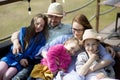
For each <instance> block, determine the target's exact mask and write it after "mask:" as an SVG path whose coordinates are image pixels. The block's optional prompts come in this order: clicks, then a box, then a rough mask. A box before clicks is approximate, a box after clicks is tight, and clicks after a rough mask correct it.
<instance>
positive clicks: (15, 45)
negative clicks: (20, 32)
mask: <svg viewBox="0 0 120 80" xmlns="http://www.w3.org/2000/svg"><path fill="white" fill-rule="evenodd" d="M12 52H13V54H17V53H19V52H22V47H21V45H20V43H19V40H18V39H15V40H14V42H13V50H12Z"/></svg>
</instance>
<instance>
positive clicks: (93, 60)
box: [76, 29, 114, 80]
mask: <svg viewBox="0 0 120 80" xmlns="http://www.w3.org/2000/svg"><path fill="white" fill-rule="evenodd" d="M100 39H101V37H100V36H98V34H97V33H96V32H95V31H94V30H93V29H88V30H85V32H84V34H83V46H84V49H85V52H81V53H79V55H78V57H77V61H76V71H77V73H78V74H79V75H80V76H85V80H100V79H106V80H109V79H110V78H107V73H106V71H105V67H103V68H101V69H99V70H98V69H97V68H99V67H100V65H99V63H102V64H104V61H102V59H103V58H104V57H103V56H100V54H99V50H98V46H99V45H100ZM110 63H111V61H109V62H108V64H110ZM108 64H106V66H107V65H108ZM104 65H105V64H104ZM109 68H110V69H112V68H111V67H109ZM112 71H113V70H112ZM111 73H112V72H111ZM113 73H114V72H113ZM113 77H114V75H113Z"/></svg>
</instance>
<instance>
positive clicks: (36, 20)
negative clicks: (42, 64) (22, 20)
mask: <svg viewBox="0 0 120 80" xmlns="http://www.w3.org/2000/svg"><path fill="white" fill-rule="evenodd" d="M47 27H48V26H47V17H46V16H44V15H43V14H37V15H36V16H35V17H33V18H32V20H31V23H30V25H29V26H28V27H22V28H21V29H20V35H19V42H20V45H21V46H22V51H21V52H19V53H16V54H14V53H13V52H12V49H13V46H14V43H13V46H11V49H10V52H9V53H8V54H7V55H6V56H4V57H3V58H2V59H1V60H0V65H1V67H0V80H11V78H12V77H13V76H14V75H15V74H16V73H18V72H19V71H20V70H22V69H23V68H25V67H27V66H29V65H32V64H34V60H35V58H34V56H35V55H36V53H37V52H38V50H39V48H41V47H42V46H44V45H45V43H46V37H47Z"/></svg>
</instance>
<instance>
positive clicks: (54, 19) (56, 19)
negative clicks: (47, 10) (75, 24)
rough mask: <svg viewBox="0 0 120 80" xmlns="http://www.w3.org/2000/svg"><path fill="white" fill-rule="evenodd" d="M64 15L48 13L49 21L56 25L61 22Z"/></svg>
mask: <svg viewBox="0 0 120 80" xmlns="http://www.w3.org/2000/svg"><path fill="white" fill-rule="evenodd" d="M61 19H62V17H58V16H54V15H48V23H49V24H50V25H51V26H52V27H55V26H57V25H59V24H60V23H61Z"/></svg>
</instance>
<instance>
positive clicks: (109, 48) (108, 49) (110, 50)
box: [106, 46, 115, 58]
mask: <svg viewBox="0 0 120 80" xmlns="http://www.w3.org/2000/svg"><path fill="white" fill-rule="evenodd" d="M106 50H107V51H108V52H109V53H110V54H111V55H112V57H113V58H114V57H115V51H114V49H113V48H112V47H111V46H106Z"/></svg>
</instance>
